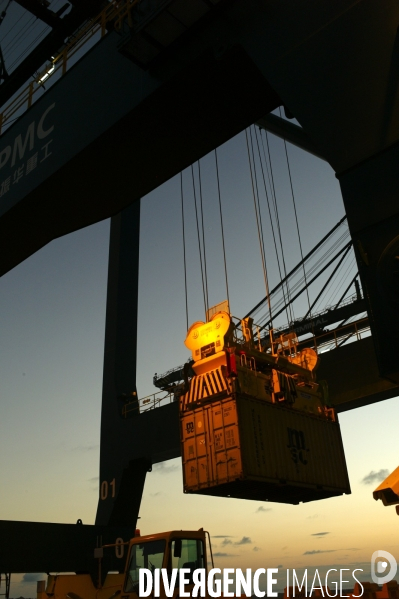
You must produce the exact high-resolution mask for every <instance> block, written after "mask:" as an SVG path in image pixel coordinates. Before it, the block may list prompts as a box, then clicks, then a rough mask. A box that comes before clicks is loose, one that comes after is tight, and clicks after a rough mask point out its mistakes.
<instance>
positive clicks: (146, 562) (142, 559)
mask: <svg viewBox="0 0 399 599" xmlns="http://www.w3.org/2000/svg"><path fill="white" fill-rule="evenodd" d="M165 545H166V541H165V539H159V540H156V541H147V542H146V543H142V544H141V545H139V544H137V545H132V549H131V553H130V563H129V569H128V571H127V576H126V581H125V592H126V593H133V592H134V593H137V594H138V590H139V572H140V568H147V569H148V570H151V571H152V572H153V571H154V569H155V568H162V565H163V558H164V554H165Z"/></svg>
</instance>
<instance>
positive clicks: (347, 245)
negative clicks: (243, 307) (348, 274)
mask: <svg viewBox="0 0 399 599" xmlns="http://www.w3.org/2000/svg"><path fill="white" fill-rule="evenodd" d="M351 245H352V240H351V241H349V242H348V243H347V244H346V245H345V246H344V247H343V248H342V249H341V250H340V251H339V252H338V253H337V254H336V255H335V256H334V258H332V259H331V260H330V261H329V262H328V264H326V266H325V267H324V270H326V269H327V268H328V267H329V266H330V265H331V264H332V263H333V262H334V261H335V260H336V259H337V258H338V256H340V254H342V253H343V252H344V251H345V250H347V249H348V247H350V246H351ZM320 274H321V273H318V274H317V275H315V276H314V277H313V278H312V279H311V280H310V281H308V285H311V284H312V283H313V282H314V281H315V280H316V279H317V278H318V277H319V276H320ZM304 291H305V289H301V290H300V291H299V292H298V293H297V294H296V295H295V296H294V297H292V298H291V300H290V301H291V302H293V301H294V300H296V299H297V298H298V297H299V296H300V295H301V294H302V293H303V292H304ZM282 312H284V308H282V309H281V310H280V311H279V312H277V313H275V314H274V318H276V317H277V316H279V315H280V314H281V313H282ZM268 325H269V322H266V323H265V324H264V325H262V326H261V327H260V328H261V329H265V328H267V327H268Z"/></svg>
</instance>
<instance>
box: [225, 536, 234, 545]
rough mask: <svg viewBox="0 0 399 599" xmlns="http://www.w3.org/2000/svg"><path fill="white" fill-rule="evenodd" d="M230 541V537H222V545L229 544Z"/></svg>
mask: <svg viewBox="0 0 399 599" xmlns="http://www.w3.org/2000/svg"><path fill="white" fill-rule="evenodd" d="M232 543H233V541H230V539H229V538H227V537H226V538H225V539H223V543H222V545H231V544H232Z"/></svg>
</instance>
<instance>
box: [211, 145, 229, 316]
mask: <svg viewBox="0 0 399 599" xmlns="http://www.w3.org/2000/svg"><path fill="white" fill-rule="evenodd" d="M215 162H216V177H217V183H218V198H219V213H220V228H221V230H222V246H223V260H224V276H225V279H226V294H227V302H228V304H229V309H230V297H229V282H228V280H227V263H226V248H225V244H224V230H223V215H222V200H221V197H220V181H219V165H218V154H217V150H216V148H215Z"/></svg>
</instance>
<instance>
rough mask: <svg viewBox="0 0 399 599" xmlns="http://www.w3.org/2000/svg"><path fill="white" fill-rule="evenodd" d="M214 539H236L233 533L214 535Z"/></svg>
mask: <svg viewBox="0 0 399 599" xmlns="http://www.w3.org/2000/svg"><path fill="white" fill-rule="evenodd" d="M212 539H234V537H232V536H231V535H212Z"/></svg>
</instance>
